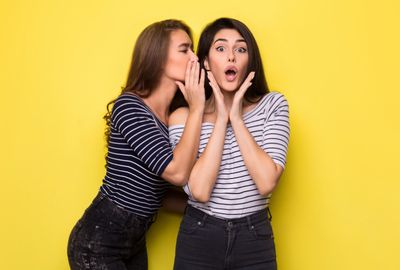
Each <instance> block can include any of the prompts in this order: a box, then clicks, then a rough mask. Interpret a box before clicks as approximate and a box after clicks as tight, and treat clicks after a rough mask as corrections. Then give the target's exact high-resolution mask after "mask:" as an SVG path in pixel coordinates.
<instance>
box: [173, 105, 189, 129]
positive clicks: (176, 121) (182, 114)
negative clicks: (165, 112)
mask: <svg viewBox="0 0 400 270" xmlns="http://www.w3.org/2000/svg"><path fill="white" fill-rule="evenodd" d="M188 115H189V108H188V107H180V108H178V109H176V110H175V111H173V112H172V113H171V114H170V116H169V120H168V126H174V125H184V124H185V123H186V119H187V117H188Z"/></svg>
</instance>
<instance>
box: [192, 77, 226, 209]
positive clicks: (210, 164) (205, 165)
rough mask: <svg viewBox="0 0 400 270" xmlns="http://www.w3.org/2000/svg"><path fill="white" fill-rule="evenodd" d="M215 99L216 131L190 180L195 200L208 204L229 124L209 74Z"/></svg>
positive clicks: (220, 97)
mask: <svg viewBox="0 0 400 270" xmlns="http://www.w3.org/2000/svg"><path fill="white" fill-rule="evenodd" d="M207 75H208V78H209V80H210V85H211V88H212V90H213V97H214V99H215V104H216V109H217V118H216V121H215V123H214V129H213V132H212V134H211V136H210V139H209V141H208V143H207V146H206V148H205V149H204V151H203V153H202V155H201V156H200V157H199V159H198V160H197V162H196V163H195V165H194V166H193V169H192V172H191V173H190V178H189V183H188V184H189V189H190V191H191V194H192V196H193V198H195V199H196V200H197V201H199V202H207V201H208V200H209V199H210V195H211V192H212V190H213V188H214V185H215V181H216V180H217V176H218V172H219V168H220V166H221V158H222V152H223V151H224V144H225V134H226V127H227V122H228V113H227V110H226V108H225V104H224V97H223V95H222V93H221V91H220V89H219V87H218V84H217V83H216V81H215V79H214V77H213V75H212V73H211V72H208V73H207Z"/></svg>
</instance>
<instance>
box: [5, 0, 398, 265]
mask: <svg viewBox="0 0 400 270" xmlns="http://www.w3.org/2000/svg"><path fill="white" fill-rule="evenodd" d="M396 2H397V1H395V0H393V1H389V0H380V1H367V0H364V1H363V0H335V1H334V0H329V1H328V0H326V1H324V0H292V1H289V0H279V1H278V0H276V1H272V0H265V1H259V2H255V1H237V0H232V1H208V0H207V1H206V0H204V1H197V2H193V1H174V0H172V1H141V2H135V1H77V0H71V1H53V0H37V1H21V0H16V1H4V0H2V1H1V2H0V35H1V36H0V38H1V40H0V42H1V43H0V91H1V96H0V97H1V106H0V108H1V109H0V110H1V119H2V121H1V124H0V126H1V133H0V134H1V135H0V136H1V138H0V147H1V148H0V149H1V158H0V166H1V170H0V174H1V176H0V179H1V186H0V206H1V223H0V269H38V270H54V269H68V264H67V256H66V245H67V239H68V236H69V233H70V230H71V228H72V227H73V225H74V224H75V222H76V221H77V220H78V218H79V217H80V216H81V215H82V213H83V211H84V209H85V208H86V207H87V206H88V205H89V203H90V202H91V200H92V199H93V197H94V195H95V194H96V192H97V190H98V188H99V186H100V184H101V180H102V177H103V175H104V154H105V149H104V145H105V144H104V138H103V131H104V122H103V120H102V116H103V114H104V113H105V106H106V103H107V102H108V101H109V100H111V99H112V98H114V97H115V96H116V95H117V94H118V93H119V92H120V87H121V86H123V84H124V82H125V78H126V75H127V72H128V68H129V64H130V58H131V53H132V49H133V44H134V42H135V40H136V37H137V35H138V34H139V32H140V31H141V30H142V29H143V28H144V27H145V26H147V25H148V24H150V23H152V22H154V21H159V20H162V19H167V18H179V19H182V20H184V21H186V22H187V23H188V24H189V25H190V26H191V27H192V28H193V31H194V33H195V39H197V38H198V36H199V33H200V31H201V29H202V28H203V27H204V26H205V24H206V23H208V22H210V21H212V20H214V19H216V18H218V17H221V16H231V17H234V18H237V19H240V20H242V21H243V22H245V23H246V24H247V25H248V26H249V27H250V28H251V29H252V31H253V33H254V35H255V37H256V39H257V41H258V44H259V46H260V50H261V52H262V57H263V61H264V65H265V67H266V74H267V78H268V80H269V84H270V86H271V89H273V90H279V91H281V92H282V93H284V94H285V95H286V97H287V98H288V100H289V104H290V113H291V128H292V136H291V142H290V150H289V156H288V165H287V170H286V172H285V174H284V176H283V177H282V179H281V183H280V185H279V187H278V189H277V190H276V192H275V194H274V196H273V199H272V206H271V208H272V213H273V227H274V230H275V235H276V246H277V254H278V264H279V269H281V270H298V269H300V270H303V269H304V270H331V269H332V270H333V269H335V270H336V269H338V270H352V269H363V270H376V269H385V270H389V269H393V270H394V269H400V260H399V255H400V250H399V243H400V217H399V216H400V215H399V213H400V211H399V210H400V207H399V206H400V196H399V195H400V194H399V191H400V183H399V180H400V177H399V167H398V166H399V165H398V164H399V154H400V151H399V150H400V144H399V138H400V127H399V123H400V121H399V119H398V118H399V116H400V102H399V98H400V94H399V90H400V87H399V86H400V84H399V77H400V76H399V75H400V74H399V62H400V57H399V56H400V54H399V48H400V42H399V39H398V36H399V28H400V27H399V26H400V19H399V13H400V10H399V4H397V3H396ZM179 220H180V216H177V215H172V214H168V213H164V212H162V213H160V215H159V218H158V221H157V223H156V224H155V225H154V226H153V227H152V228H151V231H150V233H149V237H148V248H149V256H150V269H153V270H158V269H160V270H163V269H171V266H172V262H173V256H174V247H175V237H176V233H177V230H178V226H179Z"/></svg>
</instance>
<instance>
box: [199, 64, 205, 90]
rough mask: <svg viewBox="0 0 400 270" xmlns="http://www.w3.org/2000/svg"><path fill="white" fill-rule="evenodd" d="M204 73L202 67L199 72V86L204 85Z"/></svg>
mask: <svg viewBox="0 0 400 270" xmlns="http://www.w3.org/2000/svg"><path fill="white" fill-rule="evenodd" d="M205 73H206V72H205V70H204V69H203V68H202V69H201V73H200V83H199V84H200V86H204V81H205V79H206V76H205Z"/></svg>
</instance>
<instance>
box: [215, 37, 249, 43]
mask: <svg viewBox="0 0 400 270" xmlns="http://www.w3.org/2000/svg"><path fill="white" fill-rule="evenodd" d="M218 41H223V42H228V40H227V39H226V38H219V39H217V40H216V41H214V44H215V43H217V42H218ZM239 42H244V43H246V40H244V39H242V38H241V39H237V40H236V41H235V43H239Z"/></svg>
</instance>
